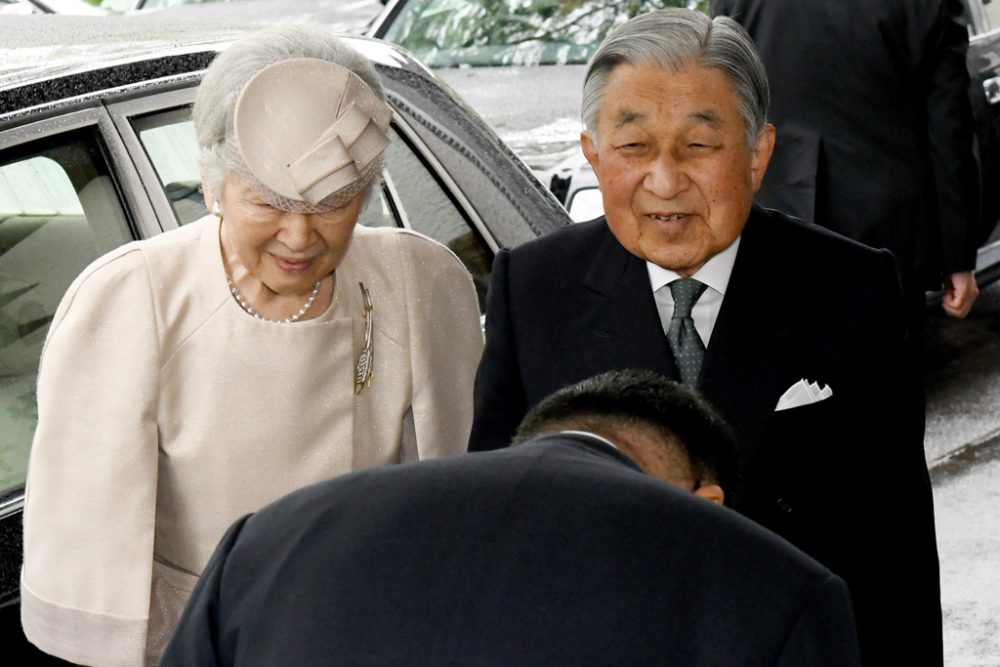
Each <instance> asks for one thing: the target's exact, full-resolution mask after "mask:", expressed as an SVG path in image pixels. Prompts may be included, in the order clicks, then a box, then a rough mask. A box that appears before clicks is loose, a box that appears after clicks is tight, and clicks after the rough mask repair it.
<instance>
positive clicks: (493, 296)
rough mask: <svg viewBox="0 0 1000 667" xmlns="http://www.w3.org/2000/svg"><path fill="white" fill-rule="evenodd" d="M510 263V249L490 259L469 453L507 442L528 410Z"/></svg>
mask: <svg viewBox="0 0 1000 667" xmlns="http://www.w3.org/2000/svg"><path fill="white" fill-rule="evenodd" d="M509 265H510V253H509V251H507V250H501V251H500V252H499V253H498V254H497V256H496V259H495V260H493V271H492V275H491V277H490V289H489V292H488V293H487V296H486V348H485V349H484V350H483V358H482V360H481V361H480V362H479V370H478V371H477V372H476V388H475V417H474V419H473V422H472V435H471V436H470V438H469V451H470V452H476V451H484V450H487V449H500V448H501V447H506V446H507V445H509V444H510V439H511V436H512V435H513V434H514V431H515V430H516V429H517V426H518V424H520V423H521V419H522V418H523V417H524V413H525V412H526V411H527V399H526V398H525V396H524V386H523V384H522V382H521V374H520V369H519V367H518V363H517V353H516V349H515V345H516V342H515V340H514V334H513V328H512V326H511V321H510V316H511V314H510V305H509V301H508V299H509V297H510V291H509V284H508V271H509Z"/></svg>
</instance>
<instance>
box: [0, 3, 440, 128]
mask: <svg viewBox="0 0 1000 667" xmlns="http://www.w3.org/2000/svg"><path fill="white" fill-rule="evenodd" d="M8 19H9V20H8ZM260 27H261V26H259V25H252V24H243V23H240V22H238V21H237V22H226V21H219V22H215V23H205V22H203V21H196V20H191V19H175V20H171V21H163V20H162V19H159V18H156V17H152V16H105V17H100V18H90V17H80V16H54V15H34V16H12V17H5V18H4V21H2V22H0V44H4V46H5V47H6V48H5V49H4V54H3V58H0V118H3V117H4V116H5V115H7V114H10V113H12V112H18V111H20V110H24V109H27V108H30V107H35V106H38V105H41V104H46V103H51V102H54V101H58V100H62V99H67V98H73V97H79V96H82V95H86V94H88V93H91V92H95V91H101V90H107V89H109V88H115V87H119V86H128V85H133V84H140V83H143V82H146V81H151V80H155V79H162V78H164V77H168V76H175V75H183V74H185V73H195V72H200V71H201V70H203V69H204V68H205V67H206V66H207V65H208V64H209V63H210V62H211V60H212V59H213V58H214V57H215V55H216V54H217V53H218V52H219V51H221V50H223V49H224V48H226V46H228V45H229V44H230V43H231V42H232V41H234V40H235V39H238V38H239V37H240V36H242V35H244V34H246V33H248V32H250V31H253V30H257V29H260ZM342 37H343V39H345V41H347V42H348V43H349V44H351V46H353V47H354V48H356V49H357V50H359V51H361V52H362V53H363V54H364V55H366V56H367V57H368V58H369V59H371V60H372V61H374V62H375V63H376V65H381V66H383V67H390V68H403V69H408V70H411V71H424V72H425V71H426V68H424V67H423V66H422V65H421V64H419V63H418V62H417V61H415V60H414V59H413V58H412V57H411V56H410V55H409V54H407V53H406V52H405V51H403V50H402V49H400V48H398V47H396V46H394V45H391V44H388V43H385V42H381V41H376V40H372V39H368V38H363V37H352V36H348V35H343V36H342Z"/></svg>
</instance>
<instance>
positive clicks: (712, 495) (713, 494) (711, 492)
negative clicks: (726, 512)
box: [694, 484, 726, 505]
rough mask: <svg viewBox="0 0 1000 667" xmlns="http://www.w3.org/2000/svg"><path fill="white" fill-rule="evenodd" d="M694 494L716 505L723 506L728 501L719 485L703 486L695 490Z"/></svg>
mask: <svg viewBox="0 0 1000 667" xmlns="http://www.w3.org/2000/svg"><path fill="white" fill-rule="evenodd" d="M694 494H695V495H696V496H701V497H702V498H705V499H706V500H710V501H712V502H713V503H715V504H716V505H722V504H724V503H725V501H726V494H725V492H724V491H723V490H722V487H721V486H719V485H718V484H703V485H701V486H699V487H698V488H697V489H695V490H694Z"/></svg>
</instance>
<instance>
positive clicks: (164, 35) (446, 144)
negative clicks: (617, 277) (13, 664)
mask: <svg viewBox="0 0 1000 667" xmlns="http://www.w3.org/2000/svg"><path fill="white" fill-rule="evenodd" d="M10 19H11V20H9V21H8V20H7V19H6V18H5V20H4V21H3V22H2V23H0V43H3V44H5V45H8V44H9V45H12V46H14V47H15V48H10V49H9V50H8V51H7V52H6V53H5V54H4V58H3V59H2V61H0V624H2V625H0V628H3V630H4V631H6V632H7V633H8V634H9V633H10V632H11V631H12V630H13V629H16V630H17V634H18V635H20V632H19V628H20V625H19V607H18V603H19V593H18V576H19V569H20V563H21V511H22V505H23V500H24V480H25V473H26V466H27V460H28V452H29V449H30V446H31V440H32V435H33V432H34V429H35V423H36V420H37V411H36V405H35V378H36V373H37V366H38V360H39V356H40V354H41V350H42V345H43V343H44V340H45V336H46V332H47V330H48V327H49V323H50V322H51V320H52V317H53V314H54V313H55V309H56V306H57V305H58V303H59V300H60V298H61V297H62V295H63V293H64V292H65V290H66V288H67V287H68V285H69V284H70V282H71V281H72V280H73V279H74V278H75V277H76V275H77V274H78V273H79V272H80V271H81V270H82V269H83V268H84V267H85V266H86V265H87V264H88V263H89V262H91V261H92V260H93V259H95V258H96V257H97V256H98V255H100V254H102V253H104V252H106V251H108V250H110V249H112V248H114V247H115V246H117V245H119V244H121V243H125V242H127V241H130V240H132V239H137V238H145V237H149V236H152V235H155V234H159V233H160V232H162V231H165V230H169V229H172V228H175V227H177V226H179V225H183V224H185V223H187V222H190V221H192V220H195V219H196V218H198V217H200V216H202V215H204V214H205V213H206V211H205V208H204V202H203V200H202V193H201V185H200V181H199V176H198V168H197V162H196V159H195V139H194V132H193V127H192V122H191V120H190V107H191V103H192V101H193V99H194V95H195V87H196V86H197V84H198V82H199V80H200V78H201V75H202V72H203V70H204V68H205V67H206V66H207V65H208V63H209V62H210V61H211V60H212V58H213V57H214V56H215V55H216V53H217V52H218V51H219V50H221V49H224V48H225V46H226V44H227V42H226V39H227V38H228V39H231V38H232V37H233V36H234V34H233V33H232V32H229V33H226V34H224V35H222V36H221V37H220V36H219V35H217V34H202V33H199V31H198V28H197V27H192V26H189V25H188V26H172V27H168V26H161V31H160V32H157V33H155V34H154V33H151V32H150V33H148V34H145V35H140V34H138V33H137V31H136V29H135V25H134V24H133V23H132V22H131V21H130V20H129V19H128V18H127V17H107V18H102V19H99V20H82V21H81V20H75V19H72V18H70V17H44V16H35V17H10ZM220 40H221V41H220ZM349 42H350V44H351V45H352V46H354V47H356V48H357V49H358V50H360V51H361V52H363V53H364V54H365V55H367V56H368V57H369V58H371V59H372V60H373V61H374V62H375V63H376V67H377V69H378V70H379V72H380V73H381V74H382V77H383V79H384V82H385V87H386V91H387V95H388V99H389V102H390V104H391V106H392V109H393V121H392V126H391V130H390V134H391V135H392V139H393V141H392V144H391V145H390V147H389V149H388V150H387V153H386V165H385V170H384V172H383V174H382V177H383V178H382V185H381V188H380V190H379V191H378V193H377V194H378V196H377V197H374V198H373V199H372V200H371V202H370V203H369V205H368V207H367V209H366V211H365V213H364V214H363V216H362V224H367V225H395V226H400V227H407V228H412V229H415V230H417V231H419V232H422V233H424V234H426V235H428V236H430V237H432V238H435V239H437V240H438V241H440V242H442V243H444V244H445V245H447V246H449V247H450V248H451V249H452V250H453V251H454V252H455V253H456V254H457V255H458V257H459V258H460V259H461V260H462V261H463V262H464V263H465V265H466V266H467V267H468V269H469V271H470V272H471V273H472V275H473V277H474V279H475V282H476V284H477V286H478V288H479V294H480V298H481V299H482V298H483V297H484V295H485V290H486V285H487V284H488V281H489V273H490V267H491V264H492V260H493V257H494V254H495V253H496V252H497V250H498V249H499V248H501V247H506V246H513V245H516V244H519V243H522V242H524V241H527V240H530V239H533V238H535V237H537V236H539V235H541V234H544V233H547V232H550V231H553V230H556V229H558V228H560V227H563V226H565V225H568V224H570V220H569V218H568V216H567V215H566V212H565V210H564V209H563V208H562V207H561V206H560V205H559V203H558V202H557V201H556V199H555V198H554V197H553V196H552V194H551V193H550V192H549V191H548V190H547V189H546V188H545V187H544V186H543V185H542V184H541V183H540V182H539V181H538V180H537V179H535V178H534V177H533V176H532V174H531V172H530V171H529V170H528V168H527V167H526V166H525V165H524V164H522V163H521V162H520V160H519V159H518V158H516V157H515V156H514V155H513V153H512V152H511V151H510V150H509V149H508V148H507V147H506V146H505V145H503V144H502V143H501V142H500V141H499V140H498V139H497V137H496V135H495V134H494V133H493V132H492V130H490V129H489V128H488V127H487V126H486V124H485V123H483V121H482V120H480V119H479V117H478V116H476V115H475V114H474V113H473V112H471V111H470V110H469V109H468V108H467V107H466V106H465V105H464V103H462V102H461V101H459V100H458V99H456V98H455V97H454V96H453V95H452V94H451V93H450V92H448V91H447V90H446V89H445V88H443V87H442V86H441V85H440V84H439V82H438V81H437V80H436V79H435V77H434V76H433V75H432V74H431V73H430V72H429V71H428V70H427V69H426V68H424V67H423V66H422V65H420V64H419V63H417V62H416V61H414V60H413V59H412V58H411V57H410V56H409V55H408V54H407V53H406V52H404V51H403V50H401V49H399V48H397V47H395V46H392V45H388V44H385V43H382V42H379V41H375V40H368V39H363V38H354V39H350V40H349ZM136 344H137V345H141V344H143V342H142V341H136ZM20 641H21V642H23V638H22V639H20ZM13 650H14V649H13V648H11V647H10V646H8V647H6V650H5V653H6V654H7V655H12V653H11V651H13ZM13 655H16V652H15V653H13ZM37 659H39V660H40V659H41V658H37ZM25 664H36V663H35V662H27V663H25Z"/></svg>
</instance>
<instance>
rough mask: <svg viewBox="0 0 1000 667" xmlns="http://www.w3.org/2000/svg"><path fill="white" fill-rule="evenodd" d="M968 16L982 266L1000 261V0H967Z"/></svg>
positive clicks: (980, 264)
mask: <svg viewBox="0 0 1000 667" xmlns="http://www.w3.org/2000/svg"><path fill="white" fill-rule="evenodd" d="M966 9H967V10H968V19H969V30H970V36H969V56H968V67H969V74H970V76H971V79H972V90H971V91H970V93H971V99H972V109H973V113H974V114H975V117H976V132H977V151H978V157H979V163H980V170H981V183H982V190H981V192H982V218H981V219H982V226H981V228H980V229H979V230H978V231H979V234H978V238H977V241H978V242H979V245H980V246H985V247H982V248H981V249H980V258H979V266H981V267H982V266H994V265H997V264H998V262H1000V249H998V248H997V247H994V245H1000V244H997V242H998V241H1000V230H998V229H997V222H998V221H1000V187H998V185H997V184H998V183H1000V2H998V1H996V0H966Z"/></svg>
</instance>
